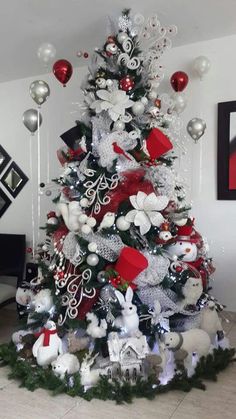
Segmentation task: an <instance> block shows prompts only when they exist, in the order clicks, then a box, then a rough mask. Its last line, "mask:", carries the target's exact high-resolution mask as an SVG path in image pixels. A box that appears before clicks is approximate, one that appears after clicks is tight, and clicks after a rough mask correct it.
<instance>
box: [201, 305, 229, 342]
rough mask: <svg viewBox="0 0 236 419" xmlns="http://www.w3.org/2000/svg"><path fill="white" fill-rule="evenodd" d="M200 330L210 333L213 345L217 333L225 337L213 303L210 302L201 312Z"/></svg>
mask: <svg viewBox="0 0 236 419" xmlns="http://www.w3.org/2000/svg"><path fill="white" fill-rule="evenodd" d="M200 329H202V330H205V332H207V333H208V335H209V336H210V339H211V343H212V344H214V343H215V340H216V334H217V332H221V334H222V336H223V335H224V332H223V327H222V323H221V320H220V318H219V315H218V313H217V310H216V305H215V303H214V302H213V301H209V302H208V303H207V305H206V307H204V309H203V310H202V312H201V323H200Z"/></svg>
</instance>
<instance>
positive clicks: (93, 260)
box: [86, 253, 99, 266]
mask: <svg viewBox="0 0 236 419" xmlns="http://www.w3.org/2000/svg"><path fill="white" fill-rule="evenodd" d="M86 262H87V264H88V265H89V266H96V265H97V264H98V263H99V257H98V255H96V253H91V254H90V255H88V256H87V259H86Z"/></svg>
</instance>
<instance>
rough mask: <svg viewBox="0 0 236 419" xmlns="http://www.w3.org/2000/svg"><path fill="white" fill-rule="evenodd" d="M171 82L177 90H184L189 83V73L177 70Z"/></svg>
mask: <svg viewBox="0 0 236 419" xmlns="http://www.w3.org/2000/svg"><path fill="white" fill-rule="evenodd" d="M170 82H171V86H172V87H173V89H174V90H175V91H176V92H182V91H183V90H184V89H185V87H186V86H187V84H188V75H187V74H186V73H185V72H184V71H176V72H175V73H174V74H172V76H171V78H170Z"/></svg>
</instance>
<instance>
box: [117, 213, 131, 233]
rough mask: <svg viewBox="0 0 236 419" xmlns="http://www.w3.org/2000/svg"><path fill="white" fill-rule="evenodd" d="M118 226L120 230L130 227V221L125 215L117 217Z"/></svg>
mask: <svg viewBox="0 0 236 419" xmlns="http://www.w3.org/2000/svg"><path fill="white" fill-rule="evenodd" d="M116 227H117V228H118V230H120V231H127V230H129V228H130V222H129V221H126V219H125V217H124V216H123V215H122V216H121V217H118V218H117V220H116Z"/></svg>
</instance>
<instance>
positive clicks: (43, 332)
mask: <svg viewBox="0 0 236 419" xmlns="http://www.w3.org/2000/svg"><path fill="white" fill-rule="evenodd" d="M56 333H57V331H56V329H54V330H49V329H46V328H45V327H44V328H43V330H41V332H40V333H35V334H34V335H35V337H36V338H38V337H39V336H41V335H44V337H43V346H49V343H50V336H51V335H55V334H56Z"/></svg>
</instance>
